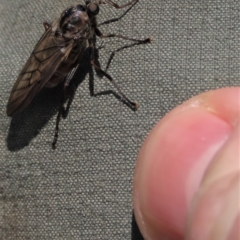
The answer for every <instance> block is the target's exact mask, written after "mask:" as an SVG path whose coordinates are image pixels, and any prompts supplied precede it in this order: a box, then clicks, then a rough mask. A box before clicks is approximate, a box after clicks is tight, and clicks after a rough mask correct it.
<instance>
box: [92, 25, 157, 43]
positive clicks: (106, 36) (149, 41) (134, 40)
mask: <svg viewBox="0 0 240 240" xmlns="http://www.w3.org/2000/svg"><path fill="white" fill-rule="evenodd" d="M94 31H95V33H96V35H97V36H98V37H100V38H112V37H116V38H122V39H125V40H129V41H132V42H135V43H138V44H146V43H151V42H152V41H153V39H152V37H149V38H146V39H143V40H139V39H135V38H130V37H127V36H123V35H120V34H107V35H103V34H102V32H101V31H100V30H99V29H98V28H97V27H95V29H94Z"/></svg>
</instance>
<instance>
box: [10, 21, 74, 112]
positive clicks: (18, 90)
mask: <svg viewBox="0 0 240 240" xmlns="http://www.w3.org/2000/svg"><path fill="white" fill-rule="evenodd" d="M57 24H58V22H55V23H54V24H53V25H52V26H51V27H49V28H48V30H47V31H46V32H45V33H44V34H43V36H42V37H41V39H40V40H39V42H38V43H37V45H36V46H35V48H34V50H33V52H32V54H31V56H30V57H29V59H28V61H27V62H26V64H25V66H24V67H23V69H22V71H21V73H20V74H19V76H18V79H17V81H16V82H15V84H14V86H13V89H12V92H11V95H10V97H9V100H8V104H7V115H8V116H13V115H15V114H17V113H19V112H21V111H22V110H23V109H24V108H26V107H27V106H28V105H29V103H30V102H31V101H32V99H33V98H34V96H35V95H36V94H37V93H38V92H39V91H40V90H41V89H42V88H43V87H44V85H45V84H46V83H47V82H48V81H49V80H50V78H51V77H52V76H53V74H54V73H55V71H56V69H57V68H58V66H59V65H60V64H61V63H62V62H63V61H64V60H65V59H66V58H67V57H68V55H69V53H70V52H71V50H72V48H73V45H74V41H71V42H68V43H67V42H66V40H65V39H63V38H62V37H61V36H55V32H56V26H57Z"/></svg>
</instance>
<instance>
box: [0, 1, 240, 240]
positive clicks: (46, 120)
mask: <svg viewBox="0 0 240 240" xmlns="http://www.w3.org/2000/svg"><path fill="white" fill-rule="evenodd" d="M80 2H81V1H80ZM116 2H118V3H126V2H127V0H119V1H117V0H116ZM72 4H74V2H72V1H70V0H58V1H49V0H38V1H35V0H0V32H1V34H0V81H1V88H0V100H1V101H0V110H1V111H0V156H1V157H0V239H1V240H14V239H18V240H25V239H31V240H32V239H33V240H35V239H37V240H40V239H68V240H69V239H83V240H87V239H88V240H89V239H94V240H97V239H99V240H100V239H101V240H104V239H116V240H117V239H119V240H120V239H121V240H122V239H133V240H138V239H142V237H141V235H140V233H139V232H138V229H137V226H136V224H135V222H134V217H133V211H132V200H131V193H132V180H133V172H134V166H135V161H136V157H137V154H138V151H139V149H140V147H141V144H142V143H143V141H144V139H145V137H146V136H147V134H148V132H149V131H150V130H151V128H152V127H153V126H154V125H155V124H156V123H157V122H158V121H159V119H161V117H163V116H164V115H165V114H166V113H167V112H169V111H170V110H171V109H173V108H174V107H175V106H177V105H178V104H180V103H182V102H183V101H184V100H187V99H188V98H190V97H192V96H194V95H196V94H199V93H201V92H203V91H208V90H212V89H216V88H221V87H226V86H239V84H240V71H239V69H240V59H239V56H240V41H239V36H240V2H239V1H238V0H224V1H223V0H208V1H207V0H201V1H186V0H171V1H170V0H161V1H159V0H151V1H150V0H139V2H138V3H137V4H136V5H135V6H134V7H132V9H131V10H130V11H128V12H127V13H126V14H125V15H124V16H123V17H122V18H120V19H119V20H118V21H115V22H113V23H110V24H103V25H101V26H100V29H101V30H102V32H104V33H118V34H123V35H126V36H129V37H134V38H138V39H144V38H146V37H150V36H152V37H153V39H154V41H153V42H152V44H146V45H138V46H133V47H129V48H128V47H127V48H124V49H123V50H121V51H118V49H119V48H121V47H123V46H126V45H129V44H130V42H128V41H124V40H122V39H114V38H112V39H105V40H99V39H97V42H96V47H97V50H96V58H97V61H98V62H99V64H100V65H101V67H102V68H103V69H105V68H106V67H107V66H108V62H110V64H109V67H108V69H107V72H108V73H109V74H110V75H111V76H112V77H113V78H114V79H115V80H116V82H117V83H118V85H119V86H120V87H121V89H122V91H123V92H124V94H125V95H127V96H128V97H129V98H130V99H131V100H134V101H137V102H138V103H139V106H140V107H139V109H138V110H137V111H135V112H134V111H132V110H131V109H130V108H129V107H128V106H127V105H125V104H124V103H123V102H122V101H121V99H119V97H117V96H118V95H117V91H116V89H114V87H113V86H112V85H111V83H110V82H109V81H108V80H107V79H106V78H105V77H102V76H100V75H99V73H96V72H95V71H94V69H92V67H91V65H90V57H89V51H88V49H87V50H86V52H85V54H84V56H83V59H82V62H81V64H80V67H79V69H78V71H77V73H76V75H75V77H74V79H73V80H72V83H71V85H70V90H75V95H74V99H73V101H72V104H71V106H70V109H69V113H68V116H67V117H66V118H65V119H62V120H61V122H60V131H59V138H58V144H57V149H56V150H52V149H51V143H52V141H53V136H54V128H55V122H56V114H57V111H58V107H59V103H60V98H61V90H62V86H61V85H60V86H58V87H56V88H53V89H46V90H43V91H42V92H41V93H40V94H39V95H37V96H36V98H35V99H34V101H33V102H32V103H31V104H30V106H29V107H28V108H27V109H26V110H24V111H23V112H22V113H21V114H19V115H17V116H15V117H13V118H9V117H7V116H6V104H7V101H8V98H9V94H10V91H11V88H12V86H13V84H14V82H15V81H16V78H17V76H18V74H19V72H20V70H21V68H22V67H23V65H24V63H25V62H26V60H27V59H28V57H29V55H30V53H31V51H32V50H33V47H34V46H35V44H36V42H37V41H38V39H39V38H40V37H41V35H42V33H43V32H44V28H43V25H42V22H43V21H45V20H47V21H52V20H54V19H56V18H58V17H59V16H60V14H61V12H62V11H63V10H64V9H66V8H67V7H69V6H71V5H72ZM126 10H127V8H126V9H121V10H117V9H114V8H113V7H111V6H108V5H103V6H101V9H100V13H99V16H98V22H99V23H102V22H104V21H105V20H109V19H114V18H117V17H120V16H121V15H123V14H124V13H125V12H126ZM114 51H115V52H114ZM112 53H115V54H114V56H113V58H112V59H111V58H110V57H111V56H112V55H111V54H112ZM92 85H93V86H94V92H95V94H96V96H94V97H93V96H91V95H90V90H89V89H90V88H91V86H92ZM159 201H161V200H160V199H159Z"/></svg>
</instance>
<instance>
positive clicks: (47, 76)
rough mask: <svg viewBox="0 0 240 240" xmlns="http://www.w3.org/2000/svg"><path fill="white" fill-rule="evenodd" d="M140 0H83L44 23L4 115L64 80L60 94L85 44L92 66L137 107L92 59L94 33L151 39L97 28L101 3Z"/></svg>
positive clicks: (132, 2)
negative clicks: (112, 32)
mask: <svg viewBox="0 0 240 240" xmlns="http://www.w3.org/2000/svg"><path fill="white" fill-rule="evenodd" d="M138 1H139V0H132V1H130V2H129V3H126V4H123V5H118V4H116V3H114V2H113V1H111V0H84V4H82V5H81V4H77V5H74V6H72V7H69V8H67V9H66V10H65V11H63V13H62V14H61V16H60V18H59V19H57V20H56V21H54V22H53V23H52V24H50V23H48V22H44V23H43V26H44V28H45V32H44V34H43V35H42V37H41V38H40V40H39V41H38V43H37V44H36V46H35V48H34V50H33V52H32V53H31V55H30V57H29V59H28V60H27V62H26V64H25V65H24V67H23V69H22V71H21V72H20V74H19V76H18V78H17V81H16V82H15V84H14V86H13V89H12V91H11V94H10V97H9V100H8V104H7V115H8V116H14V115H16V114H18V113H20V112H21V111H22V110H24V109H25V108H26V107H27V106H28V105H29V104H30V102H31V101H32V99H33V98H34V97H35V96H36V95H37V94H38V93H39V92H40V91H41V89H42V88H44V87H47V88H52V87H55V86H56V85H58V84H59V83H61V82H62V81H64V89H63V96H65V93H66V88H67V87H68V85H69V83H70V81H71V79H72V78H73V76H74V74H75V72H76V70H77V68H78V66H79V63H80V62H81V58H82V56H83V53H84V51H85V49H86V48H87V46H88V47H89V48H90V54H91V56H90V59H91V65H92V66H93V67H94V68H95V69H96V70H97V71H98V72H100V73H101V74H102V75H103V76H105V77H106V78H107V79H108V80H110V82H111V83H112V84H113V85H114V86H115V87H116V89H117V91H118V93H119V95H120V96H121V97H122V98H123V99H124V101H126V102H127V103H128V104H129V105H130V106H131V107H132V108H133V109H137V108H138V104H137V103H136V102H132V101H131V100H130V99H129V98H128V97H126V96H125V95H124V94H123V92H122V91H121V89H120V88H119V87H118V85H117V84H116V82H115V81H114V79H113V78H112V77H111V76H110V75H109V74H108V73H107V72H105V71H104V70H102V69H101V67H100V66H99V65H98V64H97V63H96V61H95V58H94V48H95V46H94V42H93V39H94V37H95V36H98V37H100V38H102V39H104V38H112V37H116V38H121V39H125V40H130V41H133V42H135V43H137V44H146V43H150V42H151V41H152V38H147V39H144V40H138V39H133V38H129V37H127V36H122V35H119V34H108V35H104V34H103V33H102V32H101V31H100V30H99V28H98V25H97V19H96V16H97V15H98V13H99V10H100V7H99V6H100V5H101V4H106V3H107V4H109V5H111V6H113V7H115V8H117V9H121V8H125V7H127V6H131V5H133V4H135V3H137V2H138ZM64 100H65V97H63V100H62V102H61V106H60V108H59V111H58V115H57V120H56V127H55V135H54V140H53V143H52V148H53V149H55V148H56V143H57V138H58V130H59V122H60V119H61V116H62V115H63V111H64V107H63V106H64Z"/></svg>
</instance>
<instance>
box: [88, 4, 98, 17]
mask: <svg viewBox="0 0 240 240" xmlns="http://www.w3.org/2000/svg"><path fill="white" fill-rule="evenodd" d="M87 8H88V12H89V13H90V14H91V15H97V14H98V13H99V6H98V5H97V4H95V3H90V4H88V6H87Z"/></svg>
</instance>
